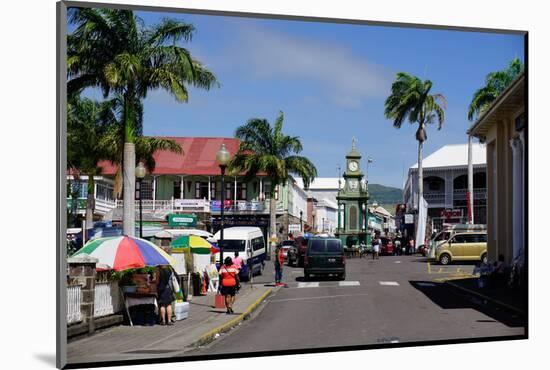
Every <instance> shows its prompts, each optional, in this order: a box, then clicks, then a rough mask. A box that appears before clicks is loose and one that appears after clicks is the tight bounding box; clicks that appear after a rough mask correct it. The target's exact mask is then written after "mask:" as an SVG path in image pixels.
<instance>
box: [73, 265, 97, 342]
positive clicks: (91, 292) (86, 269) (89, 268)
mask: <svg viewBox="0 0 550 370" xmlns="http://www.w3.org/2000/svg"><path fill="white" fill-rule="evenodd" d="M97 261H98V260H97V258H93V257H90V256H87V255H86V256H78V257H72V258H69V259H68V260H67V265H68V278H69V283H73V284H80V285H81V286H82V289H81V294H82V302H81V305H80V307H81V313H82V323H83V324H85V325H87V326H88V332H89V333H93V332H94V330H95V324H94V298H95V281H96V274H97V272H96V263H97Z"/></svg>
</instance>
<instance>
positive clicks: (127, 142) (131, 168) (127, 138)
mask: <svg viewBox="0 0 550 370" xmlns="http://www.w3.org/2000/svg"><path fill="white" fill-rule="evenodd" d="M132 104H133V99H132V98H131V97H130V96H129V94H128V95H125V97H124V153H123V164H122V182H123V194H122V196H123V200H124V205H123V216H122V231H123V234H124V235H128V236H135V231H136V226H135V225H136V210H135V194H136V146H135V144H134V119H133V118H134V115H133V107H132ZM140 196H141V194H140Z"/></svg>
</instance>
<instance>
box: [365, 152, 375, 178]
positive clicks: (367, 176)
mask: <svg viewBox="0 0 550 370" xmlns="http://www.w3.org/2000/svg"><path fill="white" fill-rule="evenodd" d="M372 161H373V159H372V157H370V156H369V157H367V173H366V176H365V177H366V178H367V183H368V181H369V163H372Z"/></svg>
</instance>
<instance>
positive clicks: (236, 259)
mask: <svg viewBox="0 0 550 370" xmlns="http://www.w3.org/2000/svg"><path fill="white" fill-rule="evenodd" d="M243 265H244V262H243V259H242V257H240V256H239V252H238V251H235V257H233V266H235V268H236V269H237V274H240V273H241V270H242V268H243ZM240 288H241V286H240V285H237V293H238V292H239V289H240Z"/></svg>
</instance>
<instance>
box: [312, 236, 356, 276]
mask: <svg viewBox="0 0 550 370" xmlns="http://www.w3.org/2000/svg"><path fill="white" fill-rule="evenodd" d="M311 275H336V276H338V278H339V279H340V280H345V279H346V258H345V256H344V248H343V247H342V242H341V241H340V239H336V238H322V237H317V238H311V239H309V241H308V244H307V250H306V253H305V255H304V276H305V278H306V280H309V279H310V277H311Z"/></svg>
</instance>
